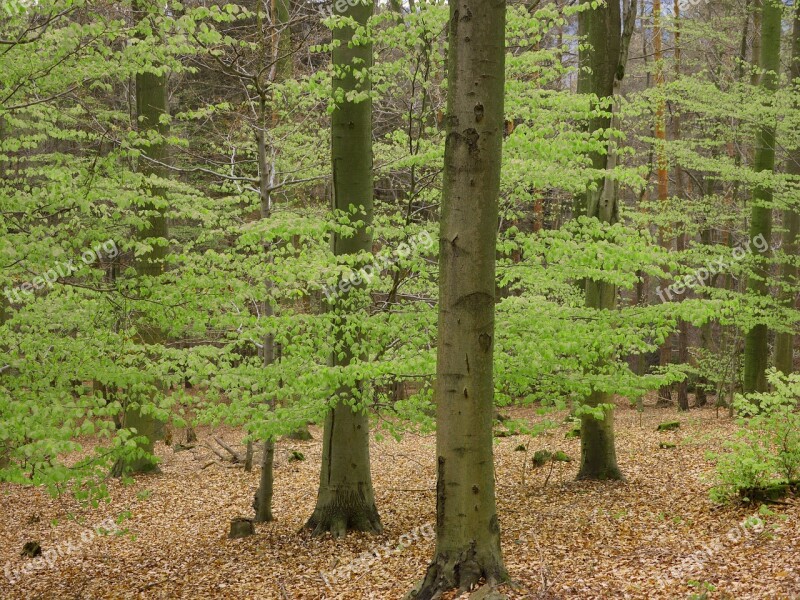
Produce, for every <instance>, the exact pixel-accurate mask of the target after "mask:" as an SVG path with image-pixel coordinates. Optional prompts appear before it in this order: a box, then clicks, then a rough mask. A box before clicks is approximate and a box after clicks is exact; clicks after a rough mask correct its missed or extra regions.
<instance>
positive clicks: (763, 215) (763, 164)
mask: <svg viewBox="0 0 800 600" xmlns="http://www.w3.org/2000/svg"><path fill="white" fill-rule="evenodd" d="M782 7H783V5H782V4H780V3H779V2H776V0H764V2H763V6H762V9H761V46H760V57H759V64H758V67H759V69H760V70H761V76H760V83H759V85H760V87H761V88H762V89H763V90H764V92H765V93H766V94H767V95H768V96H769V97H771V96H772V95H773V94H774V92H775V91H776V90H777V89H778V81H779V78H780V75H779V74H780V67H781V25H782V21H781V14H782ZM753 169H754V170H755V171H756V172H757V173H760V172H764V171H767V172H770V173H771V172H773V171H774V169H775V121H774V120H767V122H765V123H763V124H762V125H761V127H760V128H759V131H758V137H757V140H756V149H755V159H754V164H753ZM772 194H773V192H772V183H771V182H766V183H761V182H760V183H757V184H756V185H755V189H754V190H753V200H752V208H751V209H750V232H749V233H750V239H751V240H754V239H756V238H757V237H759V236H761V237H762V238H763V239H765V240H769V239H770V237H771V236H772ZM755 261H756V267H755V269H754V270H753V272H752V273H751V274H750V277H749V278H748V281H747V289H748V292H750V293H751V294H754V295H756V296H769V293H770V289H769V273H770V262H769V252H768V251H765V252H763V253H761V254H760V255H759V256H757V257H755ZM768 344H769V330H768V327H767V325H766V323H763V322H760V323H756V324H755V325H753V326H752V327H751V328H750V329H749V330H748V331H747V334H746V335H745V342H744V386H743V390H744V392H745V393H751V392H765V391H766V390H767V377H766V370H767V365H768V362H769V346H768Z"/></svg>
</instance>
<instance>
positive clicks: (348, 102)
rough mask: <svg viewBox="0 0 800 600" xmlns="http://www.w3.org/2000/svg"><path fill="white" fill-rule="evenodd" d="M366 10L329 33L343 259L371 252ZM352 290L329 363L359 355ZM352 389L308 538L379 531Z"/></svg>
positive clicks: (360, 411) (339, 310)
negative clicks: (345, 224)
mask: <svg viewBox="0 0 800 600" xmlns="http://www.w3.org/2000/svg"><path fill="white" fill-rule="evenodd" d="M373 8H374V7H373V4H372V2H371V1H367V0H364V1H362V2H357V3H355V5H354V6H353V5H351V4H350V3H348V4H347V9H346V10H345V11H344V13H342V15H341V17H342V20H341V22H340V23H338V24H337V25H336V26H335V28H334V32H333V44H334V46H333V51H332V60H333V69H334V77H333V100H334V102H335V107H334V109H333V114H332V115H331V165H332V168H333V202H334V209H335V212H336V214H337V215H339V216H341V215H347V216H348V217H349V220H350V223H351V224H352V230H351V231H349V232H347V234H345V233H339V232H335V233H334V234H333V238H332V246H333V252H334V254H335V255H336V256H337V257H344V262H343V264H347V260H349V258H351V257H353V256H354V255H355V256H358V255H362V253H369V252H370V250H371V249H372V231H371V228H370V226H371V222H372V196H373V181H372V102H371V100H370V96H369V93H370V89H371V88H370V84H369V68H370V67H371V65H372V42H371V41H370V39H369V38H368V37H367V36H366V31H365V28H366V26H367V22H368V21H369V18H370V16H371V15H372V12H373ZM343 276H344V277H347V274H346V273H345V274H344V275H343ZM359 287H360V286H359V285H352V286H351V285H347V286H340V290H347V289H348V288H349V291H343V292H342V293H341V294H339V295H338V296H336V297H335V298H334V299H333V303H332V304H333V306H332V307H331V310H333V311H334V313H335V327H336V335H337V339H336V342H337V343H336V345H335V350H334V352H333V354H332V356H331V362H332V366H341V367H346V366H347V365H349V364H350V361H351V360H353V359H354V358H357V357H358V350H357V348H356V349H354V346H357V340H358V338H359V333H358V329H359V324H358V319H359V317H360V315H359V314H358V313H359V312H360V309H359V291H360V290H359ZM353 387H354V388H356V389H352V388H350V387H349V386H347V385H343V386H342V388H341V389H340V390H338V392H337V397H336V399H335V400H334V405H333V407H332V408H331V409H330V411H329V412H328V414H327V416H326V417H325V431H324V435H323V440H322V467H321V470H320V478H319V492H318V494H317V505H316V507H315V508H314V513H313V514H312V515H311V518H310V519H309V520H308V522H307V523H306V527H308V528H310V529H312V530H313V532H314V535H321V534H322V533H325V532H327V531H329V532H330V533H331V534H333V536H334V537H341V536H343V535H345V533H346V532H347V531H350V530H355V531H367V532H373V533H378V532H380V531H381V530H382V526H381V522H380V517H379V516H378V510H377V508H376V506H375V495H374V492H373V489H372V475H371V473H370V462H369V415H368V414H367V412H366V410H365V407H364V406H363V397H361V394H360V392H361V390H362V388H361V382H353ZM348 388H349V389H348Z"/></svg>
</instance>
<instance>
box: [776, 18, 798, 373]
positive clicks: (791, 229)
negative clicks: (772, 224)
mask: <svg viewBox="0 0 800 600" xmlns="http://www.w3.org/2000/svg"><path fill="white" fill-rule="evenodd" d="M798 80H800V7H798V5H797V4H795V13H794V27H793V29H792V64H791V65H790V67H789V85H792V86H794V92H795V94H796V97H798V98H800V82H799V81H798ZM795 110H797V111H798V112H800V103H798V104H796V105H795ZM786 172H787V173H788V174H789V175H794V176H795V177H797V178H800V150H799V149H797V148H795V150H794V151H792V152H791V153H790V154H789V156H788V160H787V162H786ZM793 185H795V186H800V184H799V183H797V181H795V183H794V184H793ZM798 234H800V212H798V209H797V208H789V209H785V210H784V211H783V234H782V235H781V242H782V243H781V247H782V248H783V253H784V255H785V259H784V261H783V263H782V264H781V286H782V289H781V293H780V298H781V302H782V303H783V305H784V306H786V307H787V308H793V307H794V306H795V302H796V300H797V276H798V272H797V267H796V266H795V265H794V264H793V263H792V262H791V261H792V260H793V259H795V257H796V256H797V252H798ZM775 368H777V369H778V370H779V371H782V372H783V373H785V374H787V375H788V374H789V373H792V372H793V371H794V334H793V333H784V332H781V333H779V334H778V335H777V336H776V338H775Z"/></svg>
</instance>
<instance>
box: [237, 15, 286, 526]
mask: <svg viewBox="0 0 800 600" xmlns="http://www.w3.org/2000/svg"><path fill="white" fill-rule="evenodd" d="M271 7H272V18H271V20H270V22H271V23H272V36H271V39H270V44H269V47H270V50H271V52H272V59H273V61H274V65H275V66H274V72H273V74H272V76H271V77H270V79H271V80H272V81H285V80H286V79H288V78H290V77H291V76H292V40H291V32H290V29H289V5H288V0H272V3H271ZM260 93H261V96H260V103H259V118H260V123H259V128H258V130H257V131H256V144H257V149H258V159H257V160H258V172H259V196H260V197H261V218H262V219H269V217H270V215H271V214H272V189H271V186H272V175H273V173H274V168H273V165H272V163H271V162H270V160H269V156H268V154H269V153H268V151H267V137H266V129H267V126H268V125H267V98H268V94H269V91H268V90H266V89H262V90H260ZM277 124H278V116H277V114H276V113H275V111H274V109H273V112H272V114H271V115H270V123H269V125H270V126H272V127H275V126H277ZM265 250H266V254H267V255H268V259H267V260H271V257H269V253H270V250H269V248H265ZM271 289H272V282H271V281H267V290H268V291H269V290H271ZM262 312H263V315H264V319H265V320H267V321H269V320H270V318H271V317H272V316H273V315H274V312H275V311H274V308H273V306H272V302H271V301H270V300H269V298H268V299H267V300H266V301H265V302H264V305H263V307H262ZM261 356H262V358H263V362H264V367H265V368H266V367H269V366H270V365H272V364H274V363H275V358H276V352H275V336H274V334H272V333H268V334H267V335H266V336H264V346H263V348H262V351H261ZM270 405H271V407H272V408H274V405H275V402H274V401H272V402H270ZM248 450H249V451H250V452H252V441H251V442H248ZM274 461H275V438H274V437H269V438H267V439H266V440H265V441H264V445H263V454H262V455H261V475H260V477H259V483H258V491H256V496H255V500H254V508H255V511H256V516H255V521H256V522H257V523H266V522H269V521H272V520H273V519H274V517H273V515H272V496H273V488H274V477H275V475H274Z"/></svg>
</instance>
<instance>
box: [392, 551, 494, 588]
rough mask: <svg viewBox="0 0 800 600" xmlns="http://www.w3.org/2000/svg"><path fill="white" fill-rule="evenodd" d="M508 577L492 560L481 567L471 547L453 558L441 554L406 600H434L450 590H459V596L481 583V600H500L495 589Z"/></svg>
mask: <svg viewBox="0 0 800 600" xmlns="http://www.w3.org/2000/svg"><path fill="white" fill-rule="evenodd" d="M507 579H508V575H507V574H506V572H505V569H504V568H503V567H502V565H501V562H500V560H499V559H498V560H492V561H490V562H489V564H483V565H482V564H480V563H479V562H478V557H477V555H476V553H475V549H474V547H472V548H469V549H468V550H465V551H464V552H462V553H461V554H460V555H458V556H456V557H453V558H451V557H449V556H447V555H444V554H440V555H438V556H437V557H436V559H435V560H434V562H433V563H431V565H430V566H429V567H428V571H427V572H426V573H425V579H423V580H422V582H421V583H420V584H419V586H417V588H416V589H414V590H412V591H411V592H409V594H408V595H407V596H406V598H407V599H408V600H437V599H438V598H440V597H441V596H442V594H444V593H445V592H448V591H450V590H454V589H456V590H458V593H459V594H463V593H465V592H469V591H471V590H472V589H473V588H475V587H476V586H478V584H479V583H480V582H481V581H483V582H484V585H483V586H482V587H481V588H480V590H481V592H480V593H479V594H476V595H477V596H479V597H481V598H486V599H487V600H488V599H489V598H492V599H494V600H499V599H500V598H504V596H503V595H502V594H499V593H498V592H496V591H495V588H496V587H497V586H498V585H499V584H501V583H503V582H505V581H506V580H507Z"/></svg>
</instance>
